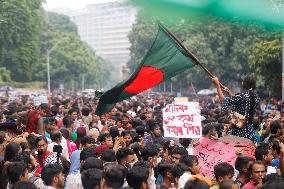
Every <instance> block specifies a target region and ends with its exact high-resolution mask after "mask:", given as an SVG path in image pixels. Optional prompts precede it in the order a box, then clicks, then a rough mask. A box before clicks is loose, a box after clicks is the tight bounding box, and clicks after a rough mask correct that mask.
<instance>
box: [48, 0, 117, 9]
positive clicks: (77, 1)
mask: <svg viewBox="0 0 284 189" xmlns="http://www.w3.org/2000/svg"><path fill="white" fill-rule="evenodd" d="M111 1H114V0H46V3H45V4H43V6H44V8H46V9H48V10H50V9H56V8H62V7H66V8H71V9H82V8H84V7H85V6H86V5H88V4H96V3H105V2H111Z"/></svg>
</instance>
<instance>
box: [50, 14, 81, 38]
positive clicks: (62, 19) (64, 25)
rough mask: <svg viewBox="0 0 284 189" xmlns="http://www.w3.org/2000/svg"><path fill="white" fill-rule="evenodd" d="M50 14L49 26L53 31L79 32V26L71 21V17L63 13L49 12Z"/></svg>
mask: <svg viewBox="0 0 284 189" xmlns="http://www.w3.org/2000/svg"><path fill="white" fill-rule="evenodd" d="M47 15H48V17H47V18H48V23H47V24H48V25H46V26H48V28H49V29H50V30H52V31H60V32H67V33H68V32H70V33H75V34H77V33H78V32H77V26H76V24H75V23H74V22H71V21H70V18H69V17H68V16H66V15H63V14H58V13H55V12H47Z"/></svg>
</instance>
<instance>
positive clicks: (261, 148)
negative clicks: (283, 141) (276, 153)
mask: <svg viewBox="0 0 284 189" xmlns="http://www.w3.org/2000/svg"><path fill="white" fill-rule="evenodd" d="M268 153H269V144H266V143H261V144H259V145H258V146H257V147H256V149H255V159H256V160H261V161H262V159H263V156H264V155H267V154H268Z"/></svg>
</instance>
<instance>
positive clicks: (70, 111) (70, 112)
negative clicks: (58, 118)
mask: <svg viewBox="0 0 284 189" xmlns="http://www.w3.org/2000/svg"><path fill="white" fill-rule="evenodd" d="M73 112H76V113H78V111H77V109H76V108H71V109H70V110H69V111H68V114H69V115H71V114H72V113H73Z"/></svg>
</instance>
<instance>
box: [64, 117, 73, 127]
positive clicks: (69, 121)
mask: <svg viewBox="0 0 284 189" xmlns="http://www.w3.org/2000/svg"><path fill="white" fill-rule="evenodd" d="M62 122H63V125H64V127H65V128H70V127H71V126H72V125H73V123H74V121H73V120H72V118H71V117H69V116H67V117H64V118H63V120H62Z"/></svg>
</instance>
